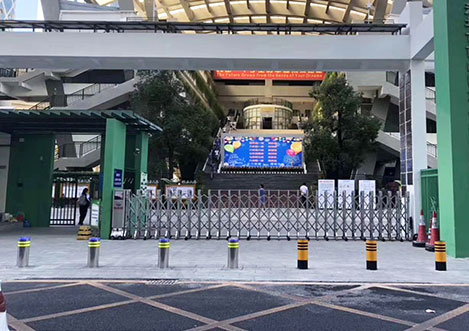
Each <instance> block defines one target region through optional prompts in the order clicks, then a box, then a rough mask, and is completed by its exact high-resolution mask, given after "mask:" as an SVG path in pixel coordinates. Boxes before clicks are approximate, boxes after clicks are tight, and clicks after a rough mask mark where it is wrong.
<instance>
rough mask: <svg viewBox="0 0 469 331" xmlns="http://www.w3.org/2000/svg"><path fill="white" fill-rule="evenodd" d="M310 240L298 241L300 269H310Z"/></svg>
mask: <svg viewBox="0 0 469 331" xmlns="http://www.w3.org/2000/svg"><path fill="white" fill-rule="evenodd" d="M308 245H309V242H308V240H304V239H303V240H298V242H297V246H298V269H308Z"/></svg>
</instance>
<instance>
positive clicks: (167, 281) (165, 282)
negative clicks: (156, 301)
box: [145, 279, 177, 285]
mask: <svg viewBox="0 0 469 331" xmlns="http://www.w3.org/2000/svg"><path fill="white" fill-rule="evenodd" d="M176 283H177V280H176V279H155V280H148V281H146V282H145V285H174V284H176Z"/></svg>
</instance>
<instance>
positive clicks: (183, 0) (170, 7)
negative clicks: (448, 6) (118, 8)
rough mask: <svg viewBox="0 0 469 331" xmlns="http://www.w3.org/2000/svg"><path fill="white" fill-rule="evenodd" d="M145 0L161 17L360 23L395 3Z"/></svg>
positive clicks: (386, 0) (378, 18)
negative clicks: (153, 5) (150, 2)
mask: <svg viewBox="0 0 469 331" xmlns="http://www.w3.org/2000/svg"><path fill="white" fill-rule="evenodd" d="M121 1H122V0H121ZM134 1H135V3H136V7H139V8H140V9H141V10H140V11H139V10H137V11H138V12H142V11H144V8H143V7H144V6H143V3H142V2H141V1H139V0H134ZM145 1H146V2H148V1H153V2H154V3H155V5H156V7H157V11H158V19H159V20H170V21H177V22H205V23H276V24H295V23H359V22H364V21H366V20H374V21H375V22H376V21H378V22H380V23H382V22H383V21H384V20H385V18H386V17H387V16H388V15H389V13H390V12H391V10H392V5H393V1H392V0H145ZM114 2H117V0H114ZM142 16H144V17H145V15H142Z"/></svg>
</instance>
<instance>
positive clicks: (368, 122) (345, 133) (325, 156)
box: [305, 73, 381, 179]
mask: <svg viewBox="0 0 469 331" xmlns="http://www.w3.org/2000/svg"><path fill="white" fill-rule="evenodd" d="M310 95H311V96H312V97H313V98H314V99H316V100H317V102H318V104H317V106H316V108H315V114H314V116H313V119H312V120H311V121H310V122H309V123H308V124H307V125H306V127H305V152H306V158H307V160H309V161H311V160H319V162H320V164H321V168H322V171H323V173H324V175H325V176H326V177H327V178H330V179H340V178H349V177H350V175H351V172H352V170H353V169H355V168H357V167H358V166H359V165H360V164H361V162H363V156H364V154H365V153H366V152H368V151H371V150H373V148H374V142H375V140H376V138H377V136H378V131H379V128H380V126H381V123H380V121H379V120H378V119H376V118H374V117H373V116H371V115H370V114H366V113H362V112H360V104H361V101H362V98H361V95H360V94H359V93H357V92H355V91H354V90H353V88H352V87H351V86H349V85H348V84H347V80H346V79H345V76H344V75H343V74H337V73H331V74H328V75H327V77H326V79H325V80H324V81H323V83H322V84H321V85H320V86H318V87H317V88H315V89H313V90H312V91H311V93H310Z"/></svg>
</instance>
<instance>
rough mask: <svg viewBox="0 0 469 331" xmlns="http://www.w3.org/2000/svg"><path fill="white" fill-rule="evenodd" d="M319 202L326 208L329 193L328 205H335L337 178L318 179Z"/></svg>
mask: <svg viewBox="0 0 469 331" xmlns="http://www.w3.org/2000/svg"><path fill="white" fill-rule="evenodd" d="M318 194H319V197H318V204H319V208H324V205H325V203H326V194H327V207H328V208H333V207H334V194H335V180H334V179H320V180H318Z"/></svg>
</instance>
